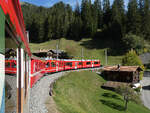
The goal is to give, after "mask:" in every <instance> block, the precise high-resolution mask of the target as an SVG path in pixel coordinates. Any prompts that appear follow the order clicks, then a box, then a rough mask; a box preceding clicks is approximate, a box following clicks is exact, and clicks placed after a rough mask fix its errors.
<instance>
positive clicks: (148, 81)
mask: <svg viewBox="0 0 150 113" xmlns="http://www.w3.org/2000/svg"><path fill="white" fill-rule="evenodd" d="M141 84H142V86H143V90H142V95H141V98H142V101H143V104H144V105H145V106H146V107H147V108H149V109H150V77H143V80H142V81H141Z"/></svg>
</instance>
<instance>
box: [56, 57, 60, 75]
mask: <svg viewBox="0 0 150 113" xmlns="http://www.w3.org/2000/svg"><path fill="white" fill-rule="evenodd" d="M58 63H59V61H58V60H57V61H56V72H57V71H58V68H59V64H58Z"/></svg>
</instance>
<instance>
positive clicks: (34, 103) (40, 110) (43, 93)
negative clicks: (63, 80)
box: [29, 68, 99, 113]
mask: <svg viewBox="0 0 150 113" xmlns="http://www.w3.org/2000/svg"><path fill="white" fill-rule="evenodd" d="M95 69H99V68H94V69H81V70H95ZM81 70H76V71H81ZM74 71H75V70H74ZM67 72H71V71H65V72H58V73H54V74H50V75H48V76H44V77H43V78H41V80H40V81H38V82H37V83H36V84H35V85H34V87H33V88H32V89H31V90H30V91H31V92H30V105H29V106H30V108H29V109H30V110H29V113H58V111H57V110H53V112H52V111H51V112H48V109H47V106H46V104H47V101H48V100H47V99H48V98H49V97H50V96H49V91H50V85H51V84H52V83H53V82H55V81H56V80H57V79H58V78H60V77H62V76H64V75H66V73H67ZM31 97H32V98H31ZM49 100H50V101H53V100H52V99H51V98H49ZM48 104H54V103H53V102H49V103H48ZM49 106H50V105H49Z"/></svg>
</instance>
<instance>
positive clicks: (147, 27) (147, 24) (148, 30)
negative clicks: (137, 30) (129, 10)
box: [141, 0, 150, 40]
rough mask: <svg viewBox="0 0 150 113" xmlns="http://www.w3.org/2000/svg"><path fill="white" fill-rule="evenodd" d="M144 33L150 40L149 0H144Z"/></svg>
mask: <svg viewBox="0 0 150 113" xmlns="http://www.w3.org/2000/svg"><path fill="white" fill-rule="evenodd" d="M141 28H142V33H143V36H144V37H145V39H148V40H150V4H149V0H145V1H144V7H143V18H142V27H141Z"/></svg>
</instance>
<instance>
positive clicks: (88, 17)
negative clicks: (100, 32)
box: [81, 0, 93, 37]
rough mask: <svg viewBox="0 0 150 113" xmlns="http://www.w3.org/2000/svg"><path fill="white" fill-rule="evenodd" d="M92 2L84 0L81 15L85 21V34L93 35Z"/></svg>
mask: <svg viewBox="0 0 150 113" xmlns="http://www.w3.org/2000/svg"><path fill="white" fill-rule="evenodd" d="M91 7H92V6H91V2H90V1H89V0H82V4H81V17H82V21H83V25H84V26H83V34H84V35H85V36H87V37H88V36H91V34H92V27H93V23H92V10H91Z"/></svg>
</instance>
